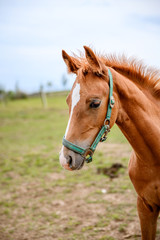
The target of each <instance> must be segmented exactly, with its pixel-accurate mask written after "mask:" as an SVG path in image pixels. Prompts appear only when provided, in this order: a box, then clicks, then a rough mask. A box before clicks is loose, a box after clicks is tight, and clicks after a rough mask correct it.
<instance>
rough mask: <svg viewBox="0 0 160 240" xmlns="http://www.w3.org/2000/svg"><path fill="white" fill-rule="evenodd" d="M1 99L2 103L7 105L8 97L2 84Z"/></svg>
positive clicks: (0, 87)
mask: <svg viewBox="0 0 160 240" xmlns="http://www.w3.org/2000/svg"><path fill="white" fill-rule="evenodd" d="M0 101H1V103H2V105H3V106H4V107H5V106H6V102H7V98H6V92H5V89H4V87H3V86H2V85H0Z"/></svg>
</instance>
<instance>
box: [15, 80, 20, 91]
mask: <svg viewBox="0 0 160 240" xmlns="http://www.w3.org/2000/svg"><path fill="white" fill-rule="evenodd" d="M19 91H20V90H19V81H16V83H15V93H16V94H17V93H18V92H19Z"/></svg>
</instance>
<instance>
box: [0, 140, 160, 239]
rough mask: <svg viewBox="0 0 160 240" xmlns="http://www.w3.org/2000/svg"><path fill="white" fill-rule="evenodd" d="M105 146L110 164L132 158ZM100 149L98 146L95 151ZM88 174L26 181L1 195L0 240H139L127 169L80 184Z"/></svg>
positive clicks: (122, 148) (125, 150)
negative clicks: (113, 175)
mask: <svg viewBox="0 0 160 240" xmlns="http://www.w3.org/2000/svg"><path fill="white" fill-rule="evenodd" d="M106 146H107V147H106V148H105V150H103V151H104V154H109V156H111V157H112V155H114V159H116V157H117V158H120V156H121V158H122V159H125V158H128V157H129V155H130V147H129V146H128V145H125V144H108V145H106ZM101 148H102V146H101V145H100V146H99V148H98V151H101V150H102V149H101ZM115 148H116V149H117V151H114V150H115ZM115 152H116V153H115ZM115 154H117V155H115ZM89 168H90V166H88V165H87V166H85V167H84V170H81V171H79V172H78V173H76V174H75V175H72V178H74V180H72V181H71V179H70V175H69V173H68V172H67V173H66V171H64V170H62V169H61V171H60V172H53V173H49V174H47V175H46V176H45V177H44V179H43V181H42V179H41V180H40V179H37V178H35V179H34V180H33V179H32V181H31V180H28V181H27V179H24V180H21V184H20V185H17V186H16V187H15V188H13V190H12V189H10V190H9V191H8V193H7V192H6V193H4V192H3V194H2V192H1V202H0V205H1V206H0V207H1V215H0V222H1V224H0V239H1V240H34V239H38V240H53V239H54V240H62V239H66V240H114V239H116V240H122V239H137V240H139V239H141V238H140V235H141V234H140V226H139V220H138V216H137V212H136V193H135V191H134V189H133V187H132V185H131V183H130V180H129V178H128V173H127V168H125V169H123V171H122V172H120V173H119V174H118V177H116V178H113V179H110V178H109V177H107V176H101V175H97V173H96V168H95V167H93V178H91V179H90V181H88V179H87V177H86V181H85V180H84V179H83V181H82V178H81V177H82V175H83V173H84V172H85V173H86V174H87V171H88V169H89ZM10 174H11V175H12V173H10ZM94 174H95V175H94ZM86 176H87V175H86ZM12 178H13V179H14V181H16V179H17V180H18V179H19V176H18V175H16V174H15V173H14V174H13V175H12ZM75 178H76V181H75ZM78 178H79V179H78ZM83 178H84V176H83ZM2 210H3V211H2ZM158 239H160V234H159V232H158V234H157V240H158Z"/></svg>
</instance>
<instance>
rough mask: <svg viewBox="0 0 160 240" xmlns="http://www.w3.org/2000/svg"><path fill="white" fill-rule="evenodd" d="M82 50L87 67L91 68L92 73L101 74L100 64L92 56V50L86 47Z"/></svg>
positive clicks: (93, 55) (94, 56)
mask: <svg viewBox="0 0 160 240" xmlns="http://www.w3.org/2000/svg"><path fill="white" fill-rule="evenodd" d="M84 49H85V54H86V59H87V61H88V63H89V65H90V66H91V67H92V69H93V70H94V72H98V73H101V71H102V68H101V64H100V62H99V60H98V58H97V57H96V55H95V54H94V52H93V51H92V49H90V48H89V47H86V46H84Z"/></svg>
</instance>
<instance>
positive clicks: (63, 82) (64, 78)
mask: <svg viewBox="0 0 160 240" xmlns="http://www.w3.org/2000/svg"><path fill="white" fill-rule="evenodd" d="M67 82H68V78H67V77H66V75H63V76H62V85H63V87H64V88H65V87H66V85H67Z"/></svg>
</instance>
